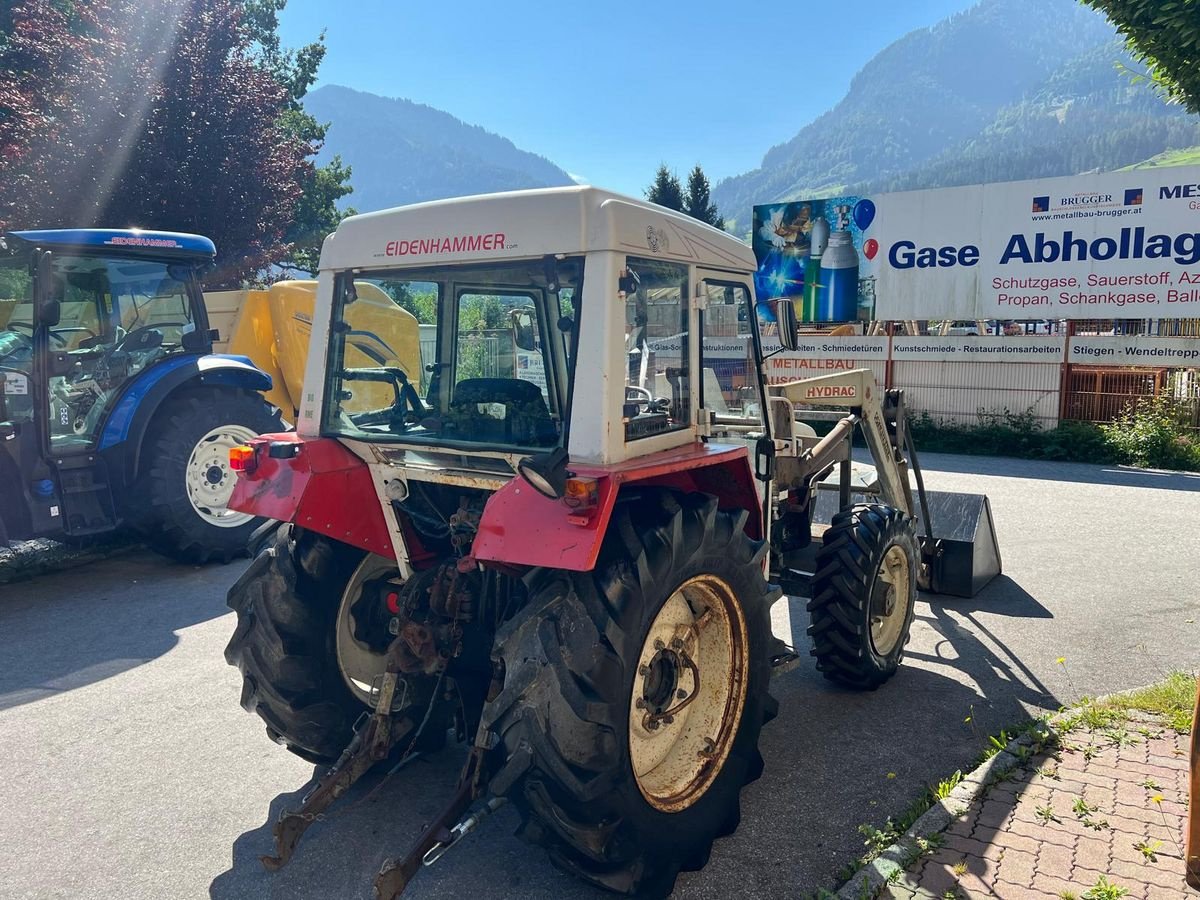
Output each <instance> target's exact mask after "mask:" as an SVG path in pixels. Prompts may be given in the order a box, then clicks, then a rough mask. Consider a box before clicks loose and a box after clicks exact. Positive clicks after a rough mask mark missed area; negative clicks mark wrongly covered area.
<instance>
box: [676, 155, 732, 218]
mask: <svg viewBox="0 0 1200 900" xmlns="http://www.w3.org/2000/svg"><path fill="white" fill-rule="evenodd" d="M710 190H711V189H710V187H709V184H708V178H707V176H705V174H704V170H703V169H701V168H700V164H699V163H697V164H696V166H695V167H694V168H693V169H692V171H691V173H690V174H689V175H688V182H687V196H686V197H684V200H683V211H684V212H685V213H687V214H688V215H689V216H691V217H692V218H693V219H699V220H700V221H701V222H705V223H707V224H709V225H712V226H713V227H714V228H724V227H725V220H724V219H723V218H722V217H721V216H720V214H719V213H718V212H717V207H716V206H715V205H714V204H713V202H712V197H711V196H710Z"/></svg>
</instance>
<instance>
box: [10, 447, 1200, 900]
mask: <svg viewBox="0 0 1200 900" xmlns="http://www.w3.org/2000/svg"><path fill="white" fill-rule="evenodd" d="M925 468H926V470H927V481H928V485H929V487H930V488H933V489H937V490H950V491H969V492H984V493H987V494H988V495H989V496H990V498H991V503H992V508H993V512H994V515H995V521H996V527H997V531H998V533H999V542H1000V549H1001V552H1002V555H1003V559H1004V575H1003V576H1002V577H1001V578H1000V579H998V580H997V581H995V582H993V583H992V584H991V585H990V586H989V587H988V588H986V589H985V590H984V591H983V592H982V593H981V594H980V595H978V596H977V597H975V598H974V599H971V600H961V599H953V598H925V601H924V602H922V603H920V604H919V606H918V610H917V617H918V619H917V622H916V623H915V626H914V629H913V638H912V642H911V644H910V645H909V655H908V658H907V660H906V662H905V665H904V667H903V668H902V670H901V672H900V673H899V675H897V677H896V678H895V679H893V680H892V681H891V682H890V683H889V684H888V685H886V686H885V687H883V688H881V689H880V690H878V691H876V692H873V693H867V694H857V693H853V692H849V691H846V690H842V689H839V688H837V687H834V686H832V685H830V684H828V683H827V682H825V681H824V680H823V679H822V678H821V677H820V675H819V674H818V673H817V672H816V670H815V668H814V667H813V665H812V663H811V661H810V660H809V659H808V658H807V657H806V658H805V661H804V663H803V665H802V666H801V667H800V668H799V669H798V670H796V671H794V672H791V673H789V674H787V675H784V676H781V677H780V678H778V679H776V680H775V682H774V684H773V687H772V690H773V692H774V693H775V695H776V696H777V697H778V698H779V700H780V715H779V718H777V719H776V720H775V721H774V722H773V723H771V724H770V725H768V726H767V727H766V728H765V729H764V731H763V736H762V741H761V746H762V750H763V755H764V757H765V759H766V772H765V774H764V776H763V777H762V778H761V779H760V780H759V781H757V782H756V783H754V784H752V785H750V786H749V787H747V788H746V790H745V791H744V792H743V794H742V821H741V827H740V828H739V830H738V831H737V832H736V833H735V834H734V835H732V836H731V837H728V838H725V839H723V840H721V841H718V842H717V844H716V846H715V848H714V850H713V854H712V859H711V861H710V863H709V864H708V866H707V867H706V868H705V869H704V870H703V871H701V872H696V873H688V874H685V875H683V876H681V877H680V879H679V882H678V885H677V890H676V896H678V897H681V898H718V897H720V898H724V897H730V896H739V897H781V896H786V897H795V896H803V895H805V894H808V893H811V892H814V891H816V890H817V889H818V888H821V887H832V886H833V884H834V873H835V871H836V870H837V868H838V867H839V866H840V865H842V864H843V863H845V862H846V861H848V860H849V859H851V858H852V857H853V856H854V855H855V854H856V853H858V852H860V850H861V848H862V840H863V839H862V835H861V834H859V832H858V826H859V825H860V824H862V823H874V824H879V823H881V822H882V821H883V820H884V819H885V818H886V817H887V816H888V815H889V814H895V813H898V812H899V811H901V810H902V809H903V808H904V807H905V806H906V805H908V803H909V802H910V801H911V800H912V799H914V798H915V797H916V796H917V795H918V794H919V793H920V792H921V790H922V789H923V788H924V787H925V785H926V784H928V783H930V782H934V781H937V780H938V779H941V778H943V777H945V776H946V775H948V774H949V773H952V772H953V771H954V770H955V769H965V768H966V767H968V766H970V765H971V763H972V761H973V760H974V758H975V757H976V756H977V755H978V753H979V751H980V750H981V749H982V747H983V746H984V745H985V744H986V740H987V735H989V734H991V733H995V732H998V731H999V730H1000V729H1002V728H1005V727H1008V726H1011V725H1013V724H1014V723H1017V722H1019V721H1021V720H1022V719H1024V718H1026V717H1027V716H1028V715H1030V714H1031V713H1036V712H1037V711H1039V710H1046V709H1056V708H1058V707H1059V706H1061V705H1063V704H1068V703H1072V702H1075V701H1076V700H1078V699H1079V698H1080V696H1081V695H1083V694H1102V693H1107V692H1111V691H1117V690H1121V689H1125V688H1131V687H1135V686H1138V685H1142V684H1146V683H1148V682H1151V681H1154V680H1156V679H1158V678H1160V677H1161V676H1162V675H1163V674H1165V673H1166V672H1167V671H1169V670H1172V669H1186V670H1189V671H1190V670H1195V669H1196V668H1197V667H1198V658H1200V655H1198V654H1197V651H1196V648H1197V646H1198V645H1200V641H1198V640H1197V638H1198V636H1200V625H1198V624H1197V621H1196V620H1197V619H1198V618H1200V602H1198V601H1200V596H1198V593H1200V591H1198V589H1197V579H1196V566H1197V560H1200V475H1183V474H1168V473H1154V472H1140V471H1136V470H1129V469H1123V468H1117V467H1102V466H1087V465H1074V464H1064V463H1038V462H1027V461H1019V460H999V459H985V458H967V457H955V456H934V455H930V456H929V457H928V458H927V459H926V460H925ZM244 565H245V563H237V564H233V565H229V566H210V567H203V568H194V567H188V566H180V565H175V564H171V563H167V562H164V561H163V560H161V559H159V558H157V557H155V556H153V555H152V554H150V553H148V552H141V551H138V552H135V553H132V554H129V555H125V556H121V557H118V558H114V559H108V560H103V561H100V562H96V563H93V564H90V565H87V566H83V567H81V568H78V569H73V570H71V571H66V572H61V573H58V574H53V575H43V576H40V577H37V578H35V579H33V580H29V581H24V582H19V583H14V584H9V585H6V586H2V587H0V760H3V772H4V776H3V778H2V779H0V895H3V896H4V897H6V898H14V900H15V898H38V900H44V898H57V897H63V898H68V897H69V898H72V900H74V898H79V897H88V898H122V900H163V898H172V900H173V898H203V897H211V898H213V900H235V898H339V900H340V898H355V900H356V898H368V897H370V896H371V885H372V882H373V879H374V876H375V873H376V872H377V871H378V869H379V866H380V864H381V862H382V861H383V860H384V858H386V857H388V856H393V855H399V854H401V853H403V851H404V850H405V849H406V848H407V845H408V843H409V842H410V841H412V840H413V839H414V838H415V837H416V836H417V834H418V833H419V831H420V830H421V828H422V827H423V825H424V824H425V823H426V822H427V821H429V819H430V818H431V817H432V816H433V815H434V814H435V813H436V812H437V811H438V810H439V808H440V807H441V806H442V805H443V804H444V802H445V800H446V798H447V796H448V794H449V792H450V790H451V787H452V785H453V783H454V780H455V777H456V775H457V773H458V769H459V767H460V765H461V763H462V760H463V751H462V750H461V748H455V749H452V750H447V751H444V752H443V753H442V754H440V755H438V756H435V757H432V758H424V759H419V760H417V761H416V762H414V763H412V764H411V765H409V766H408V767H406V768H405V769H404V770H402V771H401V772H399V773H397V774H396V775H394V776H392V777H391V778H389V779H387V780H386V781H385V782H384V783H382V784H379V777H378V776H376V777H374V778H370V779H368V780H366V781H364V782H363V783H361V784H360V785H359V786H358V787H357V788H356V789H355V790H354V791H352V792H351V794H350V795H348V796H347V797H346V798H344V799H343V800H342V801H341V803H340V805H339V806H337V807H334V809H332V810H331V811H330V813H329V814H328V816H327V817H326V819H325V820H324V821H321V822H319V823H317V824H316V825H315V826H314V827H313V828H312V829H311V830H310V831H309V833H308V834H307V835H306V836H305V838H304V840H303V841H302V842H301V845H300V847H299V849H298V851H297V853H296V856H295V858H294V859H293V860H292V862H291V863H290V864H289V865H288V867H287V868H285V869H284V870H283V871H281V872H279V873H277V874H274V875H270V874H268V873H266V872H265V871H264V870H263V869H262V867H261V865H260V864H259V862H258V857H259V856H260V855H261V854H263V853H267V852H268V851H269V850H270V849H271V839H270V824H271V823H272V822H273V821H274V820H275V818H276V817H277V815H278V813H279V811H280V810H281V809H283V808H285V807H289V806H294V805H296V804H297V803H298V802H299V798H300V797H301V796H302V795H303V793H304V792H305V788H306V786H307V785H309V782H310V779H311V777H312V776H313V774H314V768H313V767H312V766H311V765H308V764H306V763H304V762H303V761H301V760H299V759H297V758H296V757H294V756H292V755H290V754H289V753H287V752H286V751H285V750H283V749H282V748H281V747H278V746H276V745H275V744H273V743H271V742H270V741H269V740H268V739H267V737H266V735H265V733H264V730H263V727H262V724H261V722H260V721H259V720H258V719H257V718H256V717H252V716H250V715H247V714H246V713H244V712H243V711H242V710H241V708H240V707H239V706H238V695H239V692H240V689H241V685H240V676H239V675H238V673H237V671H236V670H234V669H232V668H231V667H229V666H227V665H226V664H225V661H224V659H223V657H222V650H223V649H224V646H225V642H226V641H227V639H228V637H229V635H230V633H231V632H232V630H233V615H232V614H231V613H230V612H228V610H227V609H226V607H225V592H226V590H227V589H228V587H229V585H230V584H232V583H233V581H234V580H235V579H236V578H237V576H238V575H239V574H240V572H241V571H242V569H243V567H244ZM805 624H806V622H805V616H804V611H803V603H802V601H793V600H784V601H782V602H781V603H780V604H779V606H777V607H776V630H777V632H778V633H780V634H781V635H782V636H784V637H785V638H789V639H794V640H795V641H796V642H798V643H799V645H800V646H801V647H802V648H804V650H805V651H807V642H806V638H805V637H804V626H805ZM1060 658H1063V659H1065V663H1059V662H1058V660H1059V659H1060ZM516 824H517V822H516V816H515V814H514V813H513V812H512V811H511V810H509V809H502V810H501V811H500V812H499V813H498V814H497V815H496V816H494V817H493V819H492V820H491V821H489V822H487V823H486V824H485V826H484V827H483V828H482V829H481V830H480V831H479V832H477V833H475V834H473V835H471V836H470V837H468V838H467V839H466V840H464V841H463V842H462V843H461V844H460V845H459V847H457V848H456V849H454V850H453V851H452V852H450V853H449V854H448V855H447V856H446V857H445V858H444V859H443V860H442V861H441V862H439V863H438V864H437V865H436V866H435V867H432V868H428V869H425V870H424V871H423V872H422V873H421V874H420V875H419V876H418V878H417V880H416V881H415V882H414V884H413V886H412V888H411V889H410V894H409V895H410V896H412V897H416V898H442V897H445V898H451V897H459V896H480V897H498V898H510V897H511V898H522V900H535V898H560V897H601V896H607V895H603V894H600V893H599V892H596V891H593V890H591V889H589V888H587V887H585V886H582V885H580V884H579V883H578V882H575V881H574V880H572V879H570V878H569V877H567V876H565V875H562V874H561V873H559V872H558V871H557V870H556V869H554V868H553V866H551V865H550V863H549V862H548V861H547V860H546V858H545V856H544V855H543V854H542V853H541V851H539V850H537V849H536V848H533V847H529V846H527V845H525V844H524V843H523V842H521V841H520V840H519V839H517V838H516V837H514V836H513V834H512V832H513V830H514V828H515V826H516Z"/></svg>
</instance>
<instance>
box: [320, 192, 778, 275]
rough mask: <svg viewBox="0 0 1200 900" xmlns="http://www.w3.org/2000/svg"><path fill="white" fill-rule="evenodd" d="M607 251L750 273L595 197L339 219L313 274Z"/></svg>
mask: <svg viewBox="0 0 1200 900" xmlns="http://www.w3.org/2000/svg"><path fill="white" fill-rule="evenodd" d="M596 251H612V252H615V253H621V254H632V255H637V256H649V257H655V258H663V259H671V260H678V261H681V262H688V263H695V264H697V265H702V266H708V267H712V268H717V269H726V270H734V271H739V272H752V271H754V269H755V267H756V264H755V260H754V253H753V251H752V250H751V249H750V247H749V246H748V245H747V244H745V243H743V242H742V241H740V240H738V239H737V238H735V237H733V236H732V235H730V234H727V233H726V232H724V231H720V230H718V229H716V228H713V227H711V226H709V225H705V224H704V223H702V222H699V221H697V220H696V219H693V218H691V217H689V216H686V215H684V214H682V213H677V212H672V211H671V210H669V209H666V208H664V207H661V206H657V205H655V204H653V203H647V202H646V201H644V200H637V199H635V198H633V197H625V196H622V195H621V194H614V193H612V192H610V191H605V190H601V189H599V188H594V187H583V186H571V187H557V188H543V189H539V190H529V191H511V192H508V193H502V194H481V195H477V196H473V197H456V198H452V199H449V200H435V201H432V202H429V203H417V204H413V205H412V206H402V207H399V208H396V209H388V210H382V211H380V212H374V213H366V214H364V215H358V216H351V217H349V218H347V219H344V220H343V221H342V222H341V224H339V225H338V229H337V231H336V232H335V233H334V234H332V235H330V236H329V237H328V238H327V239H326V241H325V246H324V247H323V249H322V251H321V268H322V269H333V270H340V269H348V268H356V269H370V268H396V267H398V266H429V265H435V264H463V263H480V262H495V261H501V260H509V259H519V258H530V257H540V256H546V255H548V254H576V253H588V252H596Z"/></svg>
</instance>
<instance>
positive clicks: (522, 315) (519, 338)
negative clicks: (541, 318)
mask: <svg viewBox="0 0 1200 900" xmlns="http://www.w3.org/2000/svg"><path fill="white" fill-rule="evenodd" d="M512 323H513V343H515V344H516V345H517V349H518V350H526V351H533V350H537V327H536V325H535V323H534V319H533V310H529V309H514V310H513V311H512Z"/></svg>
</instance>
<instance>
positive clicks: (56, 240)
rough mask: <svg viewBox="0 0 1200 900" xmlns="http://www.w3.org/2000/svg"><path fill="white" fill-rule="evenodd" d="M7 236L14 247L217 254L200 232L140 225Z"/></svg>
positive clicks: (196, 256) (169, 254)
mask: <svg viewBox="0 0 1200 900" xmlns="http://www.w3.org/2000/svg"><path fill="white" fill-rule="evenodd" d="M4 237H5V238H6V239H7V243H8V244H9V246H10V248H12V249H17V248H18V247H20V246H22V245H25V246H30V247H33V246H37V247H43V248H59V247H61V248H64V249H66V248H69V249H72V250H83V251H90V252H93V253H94V252H97V251H107V252H112V251H120V252H126V253H135V254H138V255H140V256H146V255H152V256H163V257H172V258H181V259H205V260H210V259H212V258H213V257H215V256H216V254H217V248H216V247H215V246H214V245H213V242H212V241H210V240H209V239H208V238H206V237H201V236H200V235H198V234H183V233H179V232H174V231H143V230H141V229H140V228H51V229H44V230H39V231H10V232H7V233H6V234H5V235H4Z"/></svg>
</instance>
